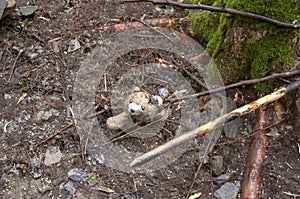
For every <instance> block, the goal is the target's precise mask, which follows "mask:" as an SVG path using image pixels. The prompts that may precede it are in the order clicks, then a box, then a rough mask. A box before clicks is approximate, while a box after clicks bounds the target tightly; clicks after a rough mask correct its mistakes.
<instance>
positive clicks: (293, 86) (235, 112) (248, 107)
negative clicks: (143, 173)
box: [131, 80, 300, 167]
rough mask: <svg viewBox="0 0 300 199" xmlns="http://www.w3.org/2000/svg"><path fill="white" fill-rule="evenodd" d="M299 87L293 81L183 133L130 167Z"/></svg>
mask: <svg viewBox="0 0 300 199" xmlns="http://www.w3.org/2000/svg"><path fill="white" fill-rule="evenodd" d="M299 87H300V80H298V81H295V82H293V83H291V84H289V85H287V86H286V87H283V88H280V89H278V90H277V91H275V92H273V93H271V94H269V95H266V96H264V97H262V98H259V99H258V100H256V101H253V102H251V103H250V104H247V105H244V106H242V107H240V108H238V109H235V110H233V111H231V112H229V113H227V114H225V115H223V116H221V117H218V118H216V119H214V120H213V121H210V122H209V123H207V124H205V125H202V126H200V127H198V128H196V129H193V130H191V131H188V132H187V133H185V134H183V135H181V136H179V137H176V138H174V139H173V140H170V141H169V142H166V143H165V144H163V145H160V146H159V147H157V148H155V149H153V150H151V151H149V152H147V153H144V154H143V155H141V156H140V157H137V158H136V159H134V160H133V161H132V163H131V167H136V166H139V165H142V164H144V163H146V162H148V161H150V160H152V159H154V158H156V157H158V156H160V155H162V154H164V153H166V152H167V151H169V150H171V149H173V148H175V147H177V146H179V145H182V144H184V143H186V142H188V141H191V140H193V139H195V138H197V137H200V136H202V135H204V134H205V133H207V132H208V131H211V130H213V129H215V128H217V127H220V126H222V125H223V124H224V123H225V122H229V121H231V120H234V119H236V118H239V117H242V116H243V115H246V114H248V113H250V112H252V111H254V110H256V109H258V108H259V107H261V106H262V105H266V104H269V103H271V102H274V101H276V100H278V99H280V98H281V97H283V96H284V95H286V94H287V93H288V92H290V91H291V90H294V89H296V88H299Z"/></svg>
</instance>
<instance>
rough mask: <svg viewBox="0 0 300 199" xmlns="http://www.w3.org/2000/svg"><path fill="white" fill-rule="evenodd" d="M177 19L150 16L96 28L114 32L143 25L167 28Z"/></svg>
mask: <svg viewBox="0 0 300 199" xmlns="http://www.w3.org/2000/svg"><path fill="white" fill-rule="evenodd" d="M177 20H179V18H175V19H174V18H152V19H146V20H144V21H140V20H137V21H133V22H128V23H119V24H114V25H112V26H103V27H100V28H98V30H104V31H106V30H110V29H112V30H113V31H114V32H122V31H125V30H128V29H130V28H142V27H145V26H150V27H166V28H168V27H171V26H173V25H174V24H176V21H177ZM146 24H147V25H146Z"/></svg>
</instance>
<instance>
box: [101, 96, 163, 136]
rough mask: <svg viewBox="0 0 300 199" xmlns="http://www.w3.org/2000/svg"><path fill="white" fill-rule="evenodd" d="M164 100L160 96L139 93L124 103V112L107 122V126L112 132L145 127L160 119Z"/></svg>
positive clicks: (128, 97) (129, 97)
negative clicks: (140, 126) (133, 127)
mask: <svg viewBox="0 0 300 199" xmlns="http://www.w3.org/2000/svg"><path fill="white" fill-rule="evenodd" d="M161 105H162V99H161V98H160V97H159V96H152V97H151V96H150V95H149V94H147V93H145V92H142V91H137V92H133V93H132V94H130V95H129V96H127V98H126V99H125V101H124V104H123V110H124V111H123V112H122V113H120V114H119V115H116V116H113V117H110V118H108V119H107V120H106V125H107V127H108V128H109V129H112V130H119V129H122V130H126V129H128V128H130V127H132V126H133V125H135V124H138V125H144V124H148V123H150V122H151V121H153V120H155V118H157V117H158V114H159V111H160V106H161Z"/></svg>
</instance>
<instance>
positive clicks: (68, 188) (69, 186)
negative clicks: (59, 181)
mask: <svg viewBox="0 0 300 199" xmlns="http://www.w3.org/2000/svg"><path fill="white" fill-rule="evenodd" d="M64 189H65V190H66V191H67V192H69V193H70V194H74V193H75V192H76V187H75V186H74V185H73V183H72V182H67V183H66V184H65V185H64Z"/></svg>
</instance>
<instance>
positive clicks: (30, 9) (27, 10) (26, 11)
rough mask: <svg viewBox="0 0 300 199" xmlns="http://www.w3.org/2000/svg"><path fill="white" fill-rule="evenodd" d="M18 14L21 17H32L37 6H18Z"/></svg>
mask: <svg viewBox="0 0 300 199" xmlns="http://www.w3.org/2000/svg"><path fill="white" fill-rule="evenodd" d="M19 9H20V13H21V14H22V15H23V16H29V15H32V14H33V13H34V12H35V11H36V10H37V9H39V7H38V6H33V5H27V6H20V7H19Z"/></svg>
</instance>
